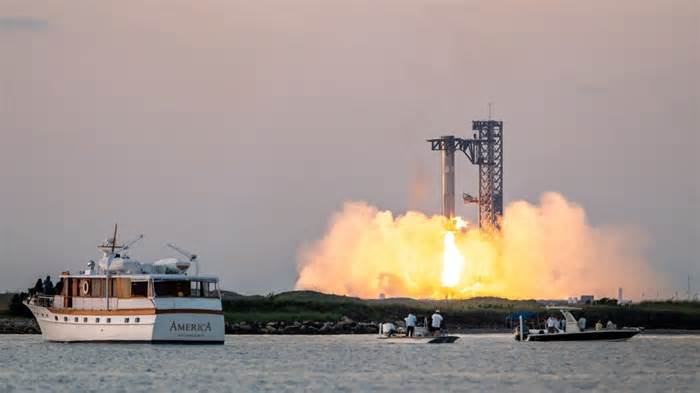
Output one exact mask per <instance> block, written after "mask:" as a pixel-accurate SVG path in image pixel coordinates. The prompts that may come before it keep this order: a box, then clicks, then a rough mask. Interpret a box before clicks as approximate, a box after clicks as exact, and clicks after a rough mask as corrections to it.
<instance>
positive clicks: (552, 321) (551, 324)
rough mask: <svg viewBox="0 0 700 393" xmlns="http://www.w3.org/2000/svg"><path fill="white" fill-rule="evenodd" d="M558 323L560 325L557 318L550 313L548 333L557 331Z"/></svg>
mask: <svg viewBox="0 0 700 393" xmlns="http://www.w3.org/2000/svg"><path fill="white" fill-rule="evenodd" d="M557 325H559V322H558V321H557V319H556V318H554V317H553V316H551V315H550V316H549V318H547V333H556V332H557V328H556V326H557Z"/></svg>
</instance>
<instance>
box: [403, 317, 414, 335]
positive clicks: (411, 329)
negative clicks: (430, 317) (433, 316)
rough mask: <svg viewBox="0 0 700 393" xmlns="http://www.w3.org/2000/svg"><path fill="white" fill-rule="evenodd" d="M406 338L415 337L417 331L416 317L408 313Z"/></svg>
mask: <svg viewBox="0 0 700 393" xmlns="http://www.w3.org/2000/svg"><path fill="white" fill-rule="evenodd" d="M404 320H405V321H406V337H413V334H414V333H415V331H416V316H415V315H413V313H408V316H407V317H406V319H404Z"/></svg>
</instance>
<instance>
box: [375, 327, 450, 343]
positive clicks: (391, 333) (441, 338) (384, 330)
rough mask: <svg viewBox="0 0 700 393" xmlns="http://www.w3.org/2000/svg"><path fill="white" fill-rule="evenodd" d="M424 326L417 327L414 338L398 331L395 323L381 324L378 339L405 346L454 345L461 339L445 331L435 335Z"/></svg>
mask: <svg viewBox="0 0 700 393" xmlns="http://www.w3.org/2000/svg"><path fill="white" fill-rule="evenodd" d="M426 325H427V322H426V323H425V325H424V326H416V327H415V330H414V333H413V336H412V337H411V336H408V335H407V334H406V333H405V332H403V331H402V330H400V329H397V328H396V326H395V325H394V324H393V323H381V324H379V335H378V336H377V339H379V340H383V341H384V342H389V343H404V344H452V343H454V342H455V341H457V340H458V339H459V336H454V335H449V334H448V333H447V331H445V330H443V331H441V332H440V334H439V335H433V334H432V332H430V331H428V329H427V328H426V327H425V326H426Z"/></svg>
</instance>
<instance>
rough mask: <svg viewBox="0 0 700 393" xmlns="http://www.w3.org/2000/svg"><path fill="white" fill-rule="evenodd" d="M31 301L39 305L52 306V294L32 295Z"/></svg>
mask: <svg viewBox="0 0 700 393" xmlns="http://www.w3.org/2000/svg"><path fill="white" fill-rule="evenodd" d="M32 303H33V304H35V305H37V306H40V307H53V296H46V295H34V298H33V299H32Z"/></svg>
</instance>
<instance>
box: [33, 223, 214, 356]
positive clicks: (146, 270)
mask: <svg viewBox="0 0 700 393" xmlns="http://www.w3.org/2000/svg"><path fill="white" fill-rule="evenodd" d="M141 238H142V236H139V237H138V238H137V239H136V240H134V241H132V242H130V243H128V244H126V245H119V244H117V242H116V240H115V239H116V226H115V231H114V237H112V238H111V239H107V240H105V242H104V243H103V244H101V245H100V246H98V248H99V249H100V250H101V251H102V258H100V260H99V261H98V262H97V263H95V262H94V261H90V263H88V266H87V269H86V270H84V271H81V272H79V273H78V274H70V273H69V272H64V273H62V274H61V276H60V281H59V282H58V283H57V284H56V290H55V291H54V292H55V293H53V294H35V295H33V296H31V297H30V298H29V299H28V300H27V301H26V302H25V304H26V305H27V307H29V309H30V310H31V311H32V313H33V314H34V317H35V318H36V320H37V322H38V323H39V326H40V327H41V333H42V335H43V337H44V339H45V340H49V341H62V342H77V341H119V342H124V341H135V342H175V343H223V341H224V316H223V312H222V307H221V297H220V294H219V290H218V287H217V285H218V279H217V278H216V277H213V276H203V275H199V274H197V273H196V274H194V275H190V274H189V270H190V268H191V267H192V265H193V264H196V265H197V269H196V271H198V270H199V269H198V263H197V260H196V258H197V257H196V256H195V255H191V254H189V253H187V255H186V256H187V257H188V260H181V259H178V258H166V259H161V260H158V261H156V262H153V263H142V262H138V261H136V260H133V259H131V258H129V256H128V255H127V254H126V253H127V250H128V249H129V247H130V246H132V245H133V244H134V243H136V242H137V241H138V240H140V239H141ZM168 246H169V247H171V248H174V249H176V250H177V251H178V252H180V253H184V252H183V250H181V249H178V248H177V247H175V246H173V245H170V244H169V245H168Z"/></svg>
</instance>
